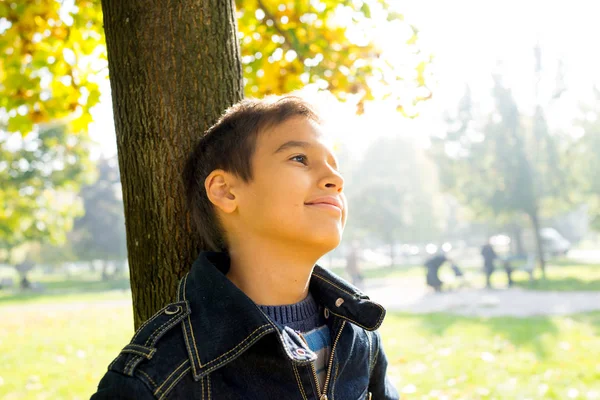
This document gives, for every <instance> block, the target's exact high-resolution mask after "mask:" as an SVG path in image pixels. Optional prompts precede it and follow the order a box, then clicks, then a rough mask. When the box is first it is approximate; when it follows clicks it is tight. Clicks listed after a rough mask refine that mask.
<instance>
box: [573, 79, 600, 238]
mask: <svg viewBox="0 0 600 400" xmlns="http://www.w3.org/2000/svg"><path fill="white" fill-rule="evenodd" d="M593 94H594V99H593V101H592V102H590V103H589V104H584V105H582V106H581V111H580V114H581V115H580V117H579V118H578V119H577V120H576V121H575V123H576V126H578V127H579V128H580V129H581V133H582V134H581V135H580V136H579V137H577V138H575V139H574V141H573V144H572V146H571V147H570V149H569V153H568V157H569V160H570V163H569V166H570V171H571V177H572V179H573V180H574V181H575V183H576V187H577V188H578V191H577V192H578V193H577V194H578V196H579V198H578V200H579V201H581V202H583V203H585V204H588V210H589V213H590V216H591V226H592V228H593V229H594V230H596V231H600V179H598V173H599V171H600V89H598V87H596V86H594V88H593Z"/></svg>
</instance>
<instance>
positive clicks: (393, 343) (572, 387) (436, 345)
mask: <svg viewBox="0 0 600 400" xmlns="http://www.w3.org/2000/svg"><path fill="white" fill-rule="evenodd" d="M381 332H382V335H383V337H384V340H385V345H386V352H387V354H388V357H389V360H390V364H391V368H390V375H391V378H392V379H393V381H394V382H396V384H397V386H398V388H399V390H400V391H401V392H402V393H404V396H405V398H415V399H600V313H598V312H596V313H588V314H580V315H574V316H570V317H552V318H545V317H537V318H528V319H518V318H488V319H485V318H466V317H456V316H449V315H440V314H429V315H407V314H390V315H389V316H388V317H387V318H386V321H385V323H384V326H383V327H382V329H381Z"/></svg>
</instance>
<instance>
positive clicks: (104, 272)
mask: <svg viewBox="0 0 600 400" xmlns="http://www.w3.org/2000/svg"><path fill="white" fill-rule="evenodd" d="M109 278H110V277H109V276H108V261H106V260H102V280H103V281H107V280H108V279H109Z"/></svg>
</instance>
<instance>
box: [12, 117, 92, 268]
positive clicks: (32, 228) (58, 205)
mask: <svg viewBox="0 0 600 400" xmlns="http://www.w3.org/2000/svg"><path fill="white" fill-rule="evenodd" d="M0 137H2V139H3V143H4V145H3V146H0V200H1V201H2V202H1V204H2V207H0V258H1V259H3V261H5V262H9V263H12V264H18V263H21V262H22V261H23V260H24V259H25V258H26V257H27V251H25V250H23V249H24V248H26V247H27V246H28V244H30V243H40V244H43V243H53V244H61V243H64V241H65V239H66V234H67V232H69V231H70V230H71V228H72V225H73V219H74V218H75V217H76V216H78V215H80V214H81V212H82V211H83V209H82V205H81V201H80V199H79V198H78V196H77V193H78V191H79V187H80V185H81V184H82V183H85V182H87V181H88V180H89V179H90V178H91V176H92V175H93V167H92V165H91V164H90V163H89V160H88V143H87V141H86V138H85V137H82V136H80V135H75V134H72V133H69V131H68V130H67V128H66V127H65V126H64V125H56V126H47V127H44V128H43V129H41V130H40V131H39V132H33V133H31V134H29V135H28V136H26V137H24V138H22V137H21V136H20V135H15V134H13V135H10V134H8V133H6V132H0Z"/></svg>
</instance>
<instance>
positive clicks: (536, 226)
mask: <svg viewBox="0 0 600 400" xmlns="http://www.w3.org/2000/svg"><path fill="white" fill-rule="evenodd" d="M529 218H530V219H531V226H532V227H533V232H534V234H535V244H536V248H537V253H538V259H539V263H540V269H541V271H542V278H544V279H546V259H545V258H544V245H543V243H542V237H541V235H540V221H539V219H538V214H537V210H534V211H533V212H532V213H531V214H529Z"/></svg>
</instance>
